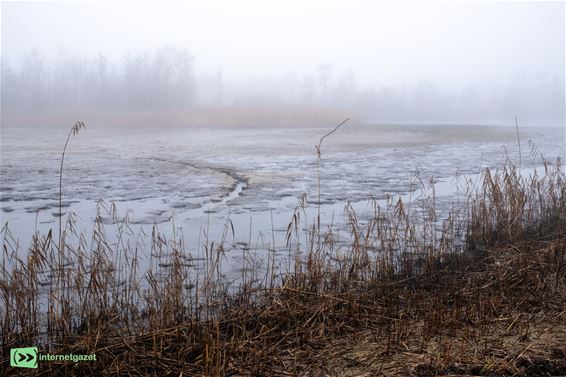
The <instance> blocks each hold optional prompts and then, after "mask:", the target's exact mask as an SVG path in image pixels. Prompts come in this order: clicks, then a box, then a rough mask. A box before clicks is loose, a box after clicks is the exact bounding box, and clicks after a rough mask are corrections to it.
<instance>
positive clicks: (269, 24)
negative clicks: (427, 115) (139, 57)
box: [1, 0, 565, 99]
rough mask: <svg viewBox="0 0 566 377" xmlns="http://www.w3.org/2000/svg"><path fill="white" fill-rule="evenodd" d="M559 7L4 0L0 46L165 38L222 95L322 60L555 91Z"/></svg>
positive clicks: (17, 55)
mask: <svg viewBox="0 0 566 377" xmlns="http://www.w3.org/2000/svg"><path fill="white" fill-rule="evenodd" d="M564 14H565V13H564V3H563V2H560V1H558V2H538V1H537V2H484V1H474V2H463V1H453V2H445V1H444V2H404V1H398V2H382V1H359V0H358V1H346V0H344V1H337V0H336V1H322V0H321V1H285V2H283V1H259V0H258V1H251V0H248V1H237V2H233V1H228V0H226V1H186V2H134V1H129V2H49V1H47V2H2V38H1V41H2V49H1V54H2V61H3V62H4V63H6V65H10V66H16V67H17V66H18V65H19V64H22V61H23V59H24V58H25V56H26V54H28V53H29V52H30V51H31V50H32V49H37V50H38V51H39V52H40V53H41V54H42V55H43V56H45V57H46V59H47V60H48V61H56V60H57V59H58V58H59V57H61V56H81V57H86V58H95V57H96V56H100V55H104V56H106V57H108V58H109V59H110V61H114V62H116V64H119V63H120V61H122V60H123V59H124V56H125V54H128V53H134V54H135V53H137V52H139V51H145V50H150V51H155V50H156V49H159V48H160V47H162V46H171V47H173V48H178V49H186V50H187V51H189V52H190V54H191V55H192V56H193V57H194V60H193V63H192V64H193V66H192V69H193V73H194V75H195V76H196V77H197V79H198V80H200V82H206V81H207V80H208V81H209V82H210V83H211V87H212V89H210V91H212V92H215V90H216V89H214V87H215V85H216V84H215V83H214V80H215V77H216V76H217V73H218V71H219V70H220V69H222V80H224V82H225V83H226V85H225V86H226V88H225V91H226V93H227V95H228V94H229V93H230V91H232V92H237V91H241V90H244V91H245V89H246V88H250V83H255V84H254V85H255V86H253V87H254V88H260V89H258V90H257V91H256V93H255V94H254V95H255V96H257V97H265V93H264V92H268V91H269V90H270V88H271V87H273V92H274V93H278V92H284V91H286V90H287V91H288V92H289V93H296V92H297V91H296V90H295V89H289V88H285V85H289V83H290V82H294V83H295V84H294V85H295V86H298V85H300V84H299V83H303V84H301V85H304V81H305V78H306V79H308V78H309V77H311V76H313V77H314V76H315V75H317V67H320V66H321V65H326V66H330V67H331V68H332V71H331V74H332V75H333V76H332V78H333V79H334V80H336V81H338V80H339V79H340V77H344V76H345V75H351V78H352V79H351V81H352V82H355V84H356V88H357V89H359V90H361V91H362V92H363V91H364V90H366V91H367V90H370V91H371V90H374V89H375V90H376V91H380V90H381V91H384V92H387V91H389V90H390V89H389V88H392V87H393V88H396V90H398V91H403V90H406V89H404V88H406V87H418V86H419V85H420V86H422V85H421V83H423V82H424V83H425V86H426V85H429V86H431V87H432V86H434V89H435V90H436V89H438V90H446V91H452V92H458V93H460V92H466V91H472V92H473V91H478V90H479V95H480V96H481V95H483V94H484V93H489V92H490V91H493V90H501V88H504V89H505V88H511V87H513V85H514V83H516V82H518V81H524V82H534V83H544V85H552V86H553V87H555V88H556V87H558V88H559V89H560V90H561V91H563V89H564V51H565V47H564V45H565V39H564ZM318 74H319V75H320V72H318ZM309 75H311V76H309ZM288 78H291V80H288ZM277 83H278V84H277ZM548 83H550V84H548ZM275 85H277V87H274V86H275ZM317 85H319V86H320V82H319V83H318V84H317ZM529 85H531V84H529ZM529 85H526V84H525V85H523V86H521V87H520V88H522V89H524V88H527V87H529ZM533 85H534V84H533ZM537 85H538V84H537ZM541 85H543V84H541ZM471 86H473V88H471V89H470V87H471ZM531 86H532V85H531ZM203 87H204V90H201V91H200V93H197V96H198V95H204V96H205V97H206V90H207V89H206V85H204V86H203ZM486 88H487V89H486ZM497 88H499V89H497ZM197 89H198V88H197ZM417 89H418V88H417ZM417 89H416V90H417ZM293 90H295V91H294V92H293ZM297 90H298V89H297ZM320 90H321V89H320V88H319V91H320ZM411 90H412V89H411ZM505 90H508V89H505ZM553 90H554V91H556V90H555V89H553ZM203 93H204V94H203ZM362 94H363V93H362ZM4 95H6V94H5V93H4ZM214 95H216V94H212V96H214ZM293 95H295V94H293ZM474 95H478V94H477V93H474ZM295 96H296V95H295ZM562 99H563V96H562Z"/></svg>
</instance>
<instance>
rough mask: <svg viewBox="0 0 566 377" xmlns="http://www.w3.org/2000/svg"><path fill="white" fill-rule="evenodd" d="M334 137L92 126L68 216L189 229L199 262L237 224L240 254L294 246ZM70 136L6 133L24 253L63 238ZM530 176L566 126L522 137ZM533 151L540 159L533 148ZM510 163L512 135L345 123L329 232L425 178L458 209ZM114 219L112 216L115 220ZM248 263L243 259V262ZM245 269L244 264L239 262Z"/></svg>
mask: <svg viewBox="0 0 566 377" xmlns="http://www.w3.org/2000/svg"><path fill="white" fill-rule="evenodd" d="M331 129H332V127H329V128H328V129H302V128H291V129H273V128H266V129H259V128H258V129H197V128H163V127H155V128H139V129H108V128H104V127H97V126H96V125H91V124H87V128H86V129H84V130H81V132H80V134H79V135H78V136H77V137H75V138H72V139H71V141H70V143H69V147H68V150H67V155H66V158H65V167H64V177H63V205H64V207H63V215H64V216H65V217H66V216H67V214H68V213H69V212H73V213H75V214H76V215H77V219H78V223H77V225H78V228H79V230H81V231H82V230H84V231H85V232H89V231H92V227H93V221H94V217H95V214H96V203H97V201H98V200H100V199H103V200H104V201H105V202H106V203H112V202H114V203H115V205H116V208H117V210H118V212H119V214H120V215H121V216H124V215H126V214H127V215H128V217H129V219H130V221H131V224H132V226H133V227H143V228H144V230H145V231H146V232H147V233H150V232H151V228H152V225H153V224H158V226H159V230H160V231H162V232H164V233H168V232H172V231H173V229H174V228H179V227H180V228H182V232H183V234H184V239H185V245H186V247H187V248H188V250H189V251H191V252H193V251H194V252H195V253H198V252H199V251H198V250H199V249H200V246H201V245H202V244H203V243H204V242H205V241H204V240H205V238H208V240H210V241H211V240H220V238H221V237H222V232H223V231H224V229H225V224H226V221H227V219H228V218H229V219H230V220H231V222H232V224H233V226H234V234H235V236H234V237H232V235H231V231H230V236H229V239H228V241H229V244H230V245H231V247H232V249H233V250H236V249H238V248H239V247H241V245H244V244H248V243H250V244H251V245H256V246H258V247H259V248H268V247H270V246H269V245H271V244H272V243H273V241H272V240H274V241H275V246H276V247H280V246H284V245H285V232H286V229H287V226H288V224H289V222H290V220H291V218H292V216H293V212H294V210H295V209H296V208H297V205H298V203H299V201H300V198H301V197H304V196H306V208H305V210H304V211H303V213H304V214H305V215H306V218H305V219H303V221H305V222H306V223H312V221H314V219H315V217H316V213H317V208H318V204H317V203H318V187H319V185H318V169H317V157H316V152H315V148H314V146H315V145H316V144H318V142H319V139H320V137H321V136H322V135H324V134H325V133H327V132H328V131H329V130H331ZM67 132H68V128H58V129H50V128H46V127H37V128H26V129H20V128H10V127H3V128H2V150H1V168H0V193H1V196H0V203H1V216H2V226H4V225H5V224H6V222H7V223H8V225H9V228H10V230H11V231H12V233H13V234H14V236H15V237H16V238H17V239H19V241H20V242H21V245H22V246H23V247H24V248H25V245H26V244H27V243H29V240H30V238H31V235H32V234H33V233H34V232H35V231H36V230H38V231H40V232H41V233H47V231H48V230H49V229H53V232H54V233H56V232H57V229H58V212H59V209H58V190H59V176H58V171H59V161H60V160H59V159H60V156H61V151H62V147H63V144H64V141H65V138H66V135H67ZM520 132H521V135H520V136H521V142H522V148H521V149H522V167H523V168H525V167H532V166H537V165H541V164H542V160H541V158H540V153H542V155H544V157H545V158H546V159H547V160H549V161H555V159H556V158H557V157H561V158H564V140H565V138H564V130H563V129H562V128H528V129H527V128H523V129H521V130H520ZM529 140H532V141H533V142H534V145H536V148H537V149H538V152H539V153H533V152H536V150H534V149H533V148H532V145H533V144H532V143H529ZM506 158H510V159H512V160H513V161H516V162H518V160H519V157H518V148H517V139H516V133H515V129H514V128H513V127H487V126H431V125H428V126H424V125H418V126H417V125H403V126H398V125H397V126H370V125H353V124H346V125H344V126H343V127H342V128H340V129H339V130H338V131H337V132H336V133H334V134H332V135H331V136H330V137H328V138H327V139H325V140H324V143H323V145H322V158H321V164H320V199H321V200H320V201H321V214H322V216H321V217H322V221H323V224H326V225H328V224H330V223H333V224H335V225H336V226H338V227H339V226H340V225H341V224H342V223H343V222H344V218H343V208H344V206H345V204H346V203H347V202H348V201H350V202H352V203H353V206H354V208H356V209H357V210H359V211H360V213H363V211H364V209H368V199H370V198H375V199H383V200H385V199H386V198H387V197H388V196H389V195H391V196H398V195H408V194H409V193H410V192H411V191H412V190H414V188H415V184H414V183H415V180H414V177H415V176H416V174H417V173H418V175H419V177H420V178H421V179H422V180H423V181H424V182H430V181H431V180H433V181H434V182H436V189H435V194H436V195H437V203H439V205H440V208H442V206H443V205H445V206H447V205H448V204H450V203H451V202H452V201H453V200H454V195H455V194H456V192H457V191H458V188H457V187H456V186H454V184H453V182H454V177H455V176H457V175H459V174H477V173H478V172H479V171H480V170H481V169H482V168H485V167H497V166H501V164H502V163H503V162H504V161H505V159H506ZM107 220H108V222H111V219H110V218H107ZM238 255H240V254H238ZM234 258H235V259H234V261H235V263H238V262H237V257H234Z"/></svg>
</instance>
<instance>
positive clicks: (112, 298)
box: [0, 162, 566, 376]
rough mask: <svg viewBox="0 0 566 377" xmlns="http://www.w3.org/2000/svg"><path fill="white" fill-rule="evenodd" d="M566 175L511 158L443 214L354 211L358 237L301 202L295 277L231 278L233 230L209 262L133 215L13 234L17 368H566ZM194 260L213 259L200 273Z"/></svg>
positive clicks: (376, 371)
mask: <svg viewBox="0 0 566 377" xmlns="http://www.w3.org/2000/svg"><path fill="white" fill-rule="evenodd" d="M565 178H566V177H565V175H564V170H563V168H562V167H561V166H560V165H559V162H558V163H557V164H555V165H553V164H549V163H547V164H546V169H545V174H544V176H537V175H535V176H533V177H530V178H523V177H521V176H519V175H518V171H517V169H516V168H515V167H514V166H513V165H511V164H507V165H505V166H502V167H501V168H500V169H499V170H498V171H497V172H495V173H493V172H492V173H490V172H489V171H485V173H484V174H483V176H482V184H481V185H480V186H479V187H476V188H475V189H472V187H470V190H469V192H468V197H467V200H466V201H465V203H464V204H463V205H462V206H461V207H459V208H454V210H453V212H452V213H451V214H450V216H448V218H447V219H445V220H444V221H442V222H439V221H437V218H436V216H437V215H436V212H435V208H434V198H428V200H423V201H421V206H420V207H418V208H417V207H415V206H413V207H409V206H407V205H406V203H402V202H401V201H398V202H396V203H395V202H393V203H392V204H391V206H389V207H387V208H380V207H379V206H377V204H376V206H375V211H374V216H373V217H372V218H371V219H370V220H369V221H363V222H362V221H360V220H359V219H358V217H357V214H356V213H355V212H354V211H353V210H352V209H351V208H350V207H348V206H347V207H346V211H348V218H349V229H350V234H349V242H347V243H346V244H342V243H338V242H336V234H335V233H334V231H333V229H318V228H317V223H314V224H312V226H311V227H310V228H309V229H301V227H300V226H299V223H300V222H299V221H298V213H295V214H293V215H291V214H290V217H291V220H290V222H289V227H288V229H287V240H288V248H289V255H290V260H289V261H288V263H289V269H288V273H285V274H277V273H275V272H274V271H275V268H274V263H275V262H274V260H273V259H270V260H268V261H267V266H266V268H265V269H263V270H261V271H260V270H255V269H254V268H249V269H247V270H246V269H243V271H248V272H245V273H242V278H241V280H239V281H238V282H237V283H235V284H231V285H226V284H223V283H220V278H219V277H220V275H221V271H220V269H219V265H220V264H219V261H220V259H221V258H223V252H224V240H207V241H206V243H205V244H204V247H205V248H206V251H207V257H206V259H205V260H203V261H195V260H193V259H192V258H191V250H187V249H186V248H185V246H184V240H183V238H182V236H181V235H179V236H176V237H173V238H172V239H164V238H163V237H162V236H161V235H160V234H159V233H157V232H154V233H153V234H152V237H151V243H150V244H147V243H143V242H140V241H139V240H137V239H135V238H134V239H133V238H132V236H131V235H130V234H129V233H128V229H127V223H124V222H120V221H118V220H119V219H118V218H116V222H115V224H114V227H115V229H117V230H118V232H119V235H120V236H119V237H118V242H115V243H114V242H109V241H108V237H107V234H108V232H109V230H108V229H107V226H106V225H105V224H104V223H103V221H102V217H101V216H99V217H98V221H97V222H96V224H95V229H94V232H93V237H92V239H88V240H87V239H84V238H83V237H81V236H80V234H79V233H78V232H77V231H76V230H75V229H74V228H73V221H72V218H71V219H70V221H69V222H68V223H67V226H66V229H65V231H64V232H63V239H62V240H61V242H60V240H58V239H57V236H56V235H54V234H51V233H49V234H46V235H40V234H35V235H33V240H32V246H31V248H30V250H29V251H28V252H25V253H24V252H21V251H19V252H17V245H16V242H15V240H13V239H11V237H10V233H9V230H8V229H6V228H5V229H4V237H5V238H4V250H3V251H2V252H3V258H2V261H3V262H2V269H1V270H0V310H1V314H0V332H1V346H2V353H1V357H2V361H1V363H2V366H1V369H2V371H3V373H5V374H7V375H17V374H18V373H23V372H26V373H30V374H37V375H61V376H63V375H64V376H67V375H140V376H142V375H143V376H145V375H156V376H157V375H159V376H180V375H183V376H189V375H198V376H200V375H207V376H287V375H288V376H379V375H384V376H437V375H482V376H554V375H565V374H566V183H565V182H566V181H565ZM110 211H111V212H112V209H110ZM227 231H229V230H228V228H227ZM342 237H343V235H342ZM297 240H302V241H301V242H296V241H297ZM212 241H215V242H212ZM303 241H304V242H303ZM59 245H63V246H59ZM248 247H249V248H250V249H252V248H253V245H248ZM148 249H150V250H151V254H152V255H156V256H157V255H159V256H166V258H167V259H168V263H167V265H168V268H167V269H166V270H163V269H159V268H158V266H157V263H155V264H153V263H152V268H150V269H149V270H142V269H141V268H140V267H139V266H138V263H137V257H138V254H139V253H141V250H148ZM249 258H252V254H251V253H250V255H249ZM194 263H200V264H201V269H200V271H202V273H200V274H198V275H196V276H195V275H194V274H192V273H191V272H190V271H191V269H190V267H191V266H192V265H193V264H194ZM249 265H250V266H254V265H255V264H254V261H252V260H250V261H249ZM30 346H37V347H38V348H39V349H40V353H50V354H66V353H73V354H93V353H95V354H96V361H89V362H87V361H84V362H76V363H75V362H69V361H66V362H65V361H51V362H47V361H40V362H39V367H38V368H37V369H21V368H13V367H10V366H9V364H10V360H9V355H10V349H11V348H13V347H30Z"/></svg>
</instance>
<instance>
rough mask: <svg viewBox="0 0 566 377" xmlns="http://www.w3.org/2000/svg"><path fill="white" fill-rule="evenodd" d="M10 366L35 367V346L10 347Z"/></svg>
mask: <svg viewBox="0 0 566 377" xmlns="http://www.w3.org/2000/svg"><path fill="white" fill-rule="evenodd" d="M10 366H12V367H19V368H37V347H26V348H12V349H11V350H10Z"/></svg>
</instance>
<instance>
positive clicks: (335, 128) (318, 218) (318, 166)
mask: <svg viewBox="0 0 566 377" xmlns="http://www.w3.org/2000/svg"><path fill="white" fill-rule="evenodd" d="M349 120H350V118H346V119H345V120H344V121H343V122H342V123H340V124H339V125H337V126H336V127H334V129H333V130H332V131H330V132H329V133H327V134H326V135H324V136H323V137H321V138H320V141H319V142H318V145H315V146H314V147H315V149H316V167H317V172H318V177H317V178H318V216H317V225H318V229H317V233H318V244H317V248H318V249H319V250H320V158H321V157H320V146H321V145H322V141H323V140H324V138H326V137H328V136H330V135H332V134H333V133H334V132H336V130H338V128H340V126H342V125H343V124H345V123H346V122H347V121H349Z"/></svg>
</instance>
